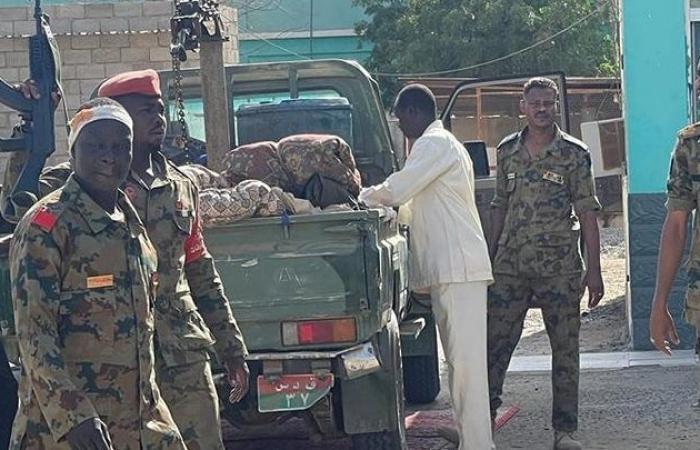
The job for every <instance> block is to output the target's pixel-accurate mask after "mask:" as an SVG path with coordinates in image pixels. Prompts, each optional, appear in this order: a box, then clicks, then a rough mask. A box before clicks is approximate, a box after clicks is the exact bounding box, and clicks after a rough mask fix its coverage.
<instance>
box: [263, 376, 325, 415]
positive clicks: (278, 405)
mask: <svg viewBox="0 0 700 450" xmlns="http://www.w3.org/2000/svg"><path fill="white" fill-rule="evenodd" d="M333 380H334V378H333V374H327V375H321V376H319V375H313V374H294V375H282V376H280V377H274V378H266V377H265V376H263V375H260V376H258V410H259V411H260V412H273V411H297V410H303V409H308V408H310V407H311V406H313V405H314V404H315V403H316V402H317V401H319V400H320V399H322V398H323V397H324V396H325V395H326V394H328V392H330V390H331V387H333Z"/></svg>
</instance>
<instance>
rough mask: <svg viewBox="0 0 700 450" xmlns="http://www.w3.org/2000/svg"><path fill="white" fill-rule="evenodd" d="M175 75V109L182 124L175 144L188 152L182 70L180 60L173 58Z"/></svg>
mask: <svg viewBox="0 0 700 450" xmlns="http://www.w3.org/2000/svg"><path fill="white" fill-rule="evenodd" d="M173 74H174V75H175V109H176V116H177V121H178V122H179V123H180V133H179V135H178V136H176V137H175V140H174V141H173V143H174V144H175V146H176V147H177V148H179V149H180V150H185V153H187V152H188V147H189V140H190V139H189V133H188V132H187V120H186V119H185V101H184V94H183V91H182V71H181V70H180V59H178V57H177V56H173Z"/></svg>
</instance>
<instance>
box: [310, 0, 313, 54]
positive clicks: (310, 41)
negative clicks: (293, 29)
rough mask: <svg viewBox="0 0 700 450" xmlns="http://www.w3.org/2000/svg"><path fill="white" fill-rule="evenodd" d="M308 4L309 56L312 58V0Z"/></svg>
mask: <svg viewBox="0 0 700 450" xmlns="http://www.w3.org/2000/svg"><path fill="white" fill-rule="evenodd" d="M310 2H311V3H310V4H309V56H310V58H311V59H314V0H310Z"/></svg>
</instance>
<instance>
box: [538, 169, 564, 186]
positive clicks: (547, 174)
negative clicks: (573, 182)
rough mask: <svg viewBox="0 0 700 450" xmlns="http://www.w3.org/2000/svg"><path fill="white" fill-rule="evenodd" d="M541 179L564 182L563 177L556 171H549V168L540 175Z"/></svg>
mask: <svg viewBox="0 0 700 450" xmlns="http://www.w3.org/2000/svg"><path fill="white" fill-rule="evenodd" d="M542 179H544V180H547V181H551V182H553V183H557V184H564V177H563V176H561V175H559V174H558V173H554V172H550V171H549V170H548V171H546V172H545V173H544V175H542Z"/></svg>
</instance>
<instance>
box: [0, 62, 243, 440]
mask: <svg viewBox="0 0 700 450" xmlns="http://www.w3.org/2000/svg"><path fill="white" fill-rule="evenodd" d="M98 94H99V95H100V96H103V97H111V98H114V99H115V100H117V101H118V102H119V103H121V104H122V105H123V106H124V107H125V108H126V110H127V111H128V112H129V114H131V116H132V118H133V119H134V159H133V161H132V164H131V171H130V172H129V175H128V176H127V179H126V181H125V182H124V184H123V185H122V189H123V190H124V192H125V193H126V195H127V196H128V197H129V199H130V200H131V201H132V203H133V204H134V206H135V208H136V211H137V212H138V214H139V217H140V218H141V220H142V221H143V222H144V225H145V226H146V229H147V230H148V235H149V236H150V238H151V240H152V241H153V244H154V246H155V248H156V251H157V252H158V272H159V274H160V289H159V295H158V298H157V299H156V303H155V317H156V358H157V377H158V385H159V386H160V388H161V392H162V394H163V397H164V398H165V400H166V402H167V404H168V406H169V408H170V410H171V412H172V414H173V417H174V419H175V422H176V423H177V425H178V427H179V428H180V432H181V433H182V436H183V437H184V439H185V442H186V443H187V446H188V448H189V449H190V450H223V442H222V437H221V426H220V418H219V404H218V395H217V393H216V389H215V386H214V381H213V378H212V373H211V364H210V352H211V351H212V350H215V351H216V354H217V355H218V357H219V359H220V360H221V361H222V363H223V364H224V366H225V367H226V369H227V372H228V378H229V384H230V385H231V393H230V396H229V399H228V400H229V401H232V402H237V401H239V400H240V399H241V398H242V397H243V396H244V395H245V394H246V392H247V390H248V373H249V372H248V367H247V365H246V362H245V357H246V356H247V350H246V347H245V345H244V343H243V337H242V335H241V332H240V330H239V328H238V325H237V324H236V321H235V319H234V317H233V314H232V312H231V307H230V305H229V302H228V299H227V298H226V295H225V294H224V291H223V286H222V284H221V279H220V278H219V274H218V273H217V271H216V268H215V266H214V261H213V259H212V257H211V255H210V254H209V252H208V251H207V248H206V246H205V244H204V239H203V236H202V225H201V222H200V217H199V207H198V202H199V200H198V191H197V188H196V187H195V185H194V183H193V182H192V180H190V178H188V177H187V176H186V175H185V174H184V173H182V172H181V171H180V170H179V169H178V168H177V167H175V166H174V165H173V164H171V163H170V162H169V161H167V160H166V159H165V157H164V156H163V155H162V153H161V152H160V146H161V143H162V141H163V136H164V133H165V117H164V104H163V100H162V98H161V93H160V80H159V77H158V74H157V73H156V72H155V71H153V70H144V71H138V72H127V73H123V74H120V75H116V76H115V77H112V78H111V79H109V80H107V81H105V82H104V83H103V84H102V85H101V86H100V88H99V91H98ZM22 158H23V154H20V153H15V154H13V155H12V157H11V160H10V162H9V163H8V168H7V169H6V172H5V185H9V186H11V185H13V183H14V180H16V178H17V176H18V174H19V170H21V167H22V164H23V160H22ZM69 173H70V168H69V167H67V166H66V165H61V166H59V167H57V168H55V169H48V170H46V171H45V172H44V173H43V174H42V177H41V180H40V187H41V191H42V194H45V193H47V192H50V191H51V190H53V189H56V188H57V187H58V186H60V184H61V183H62V181H63V180H64V179H65V176H66V175H67V174H69ZM0 201H8V199H7V198H4V197H3V198H0ZM18 211H20V209H19V208H18Z"/></svg>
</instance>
